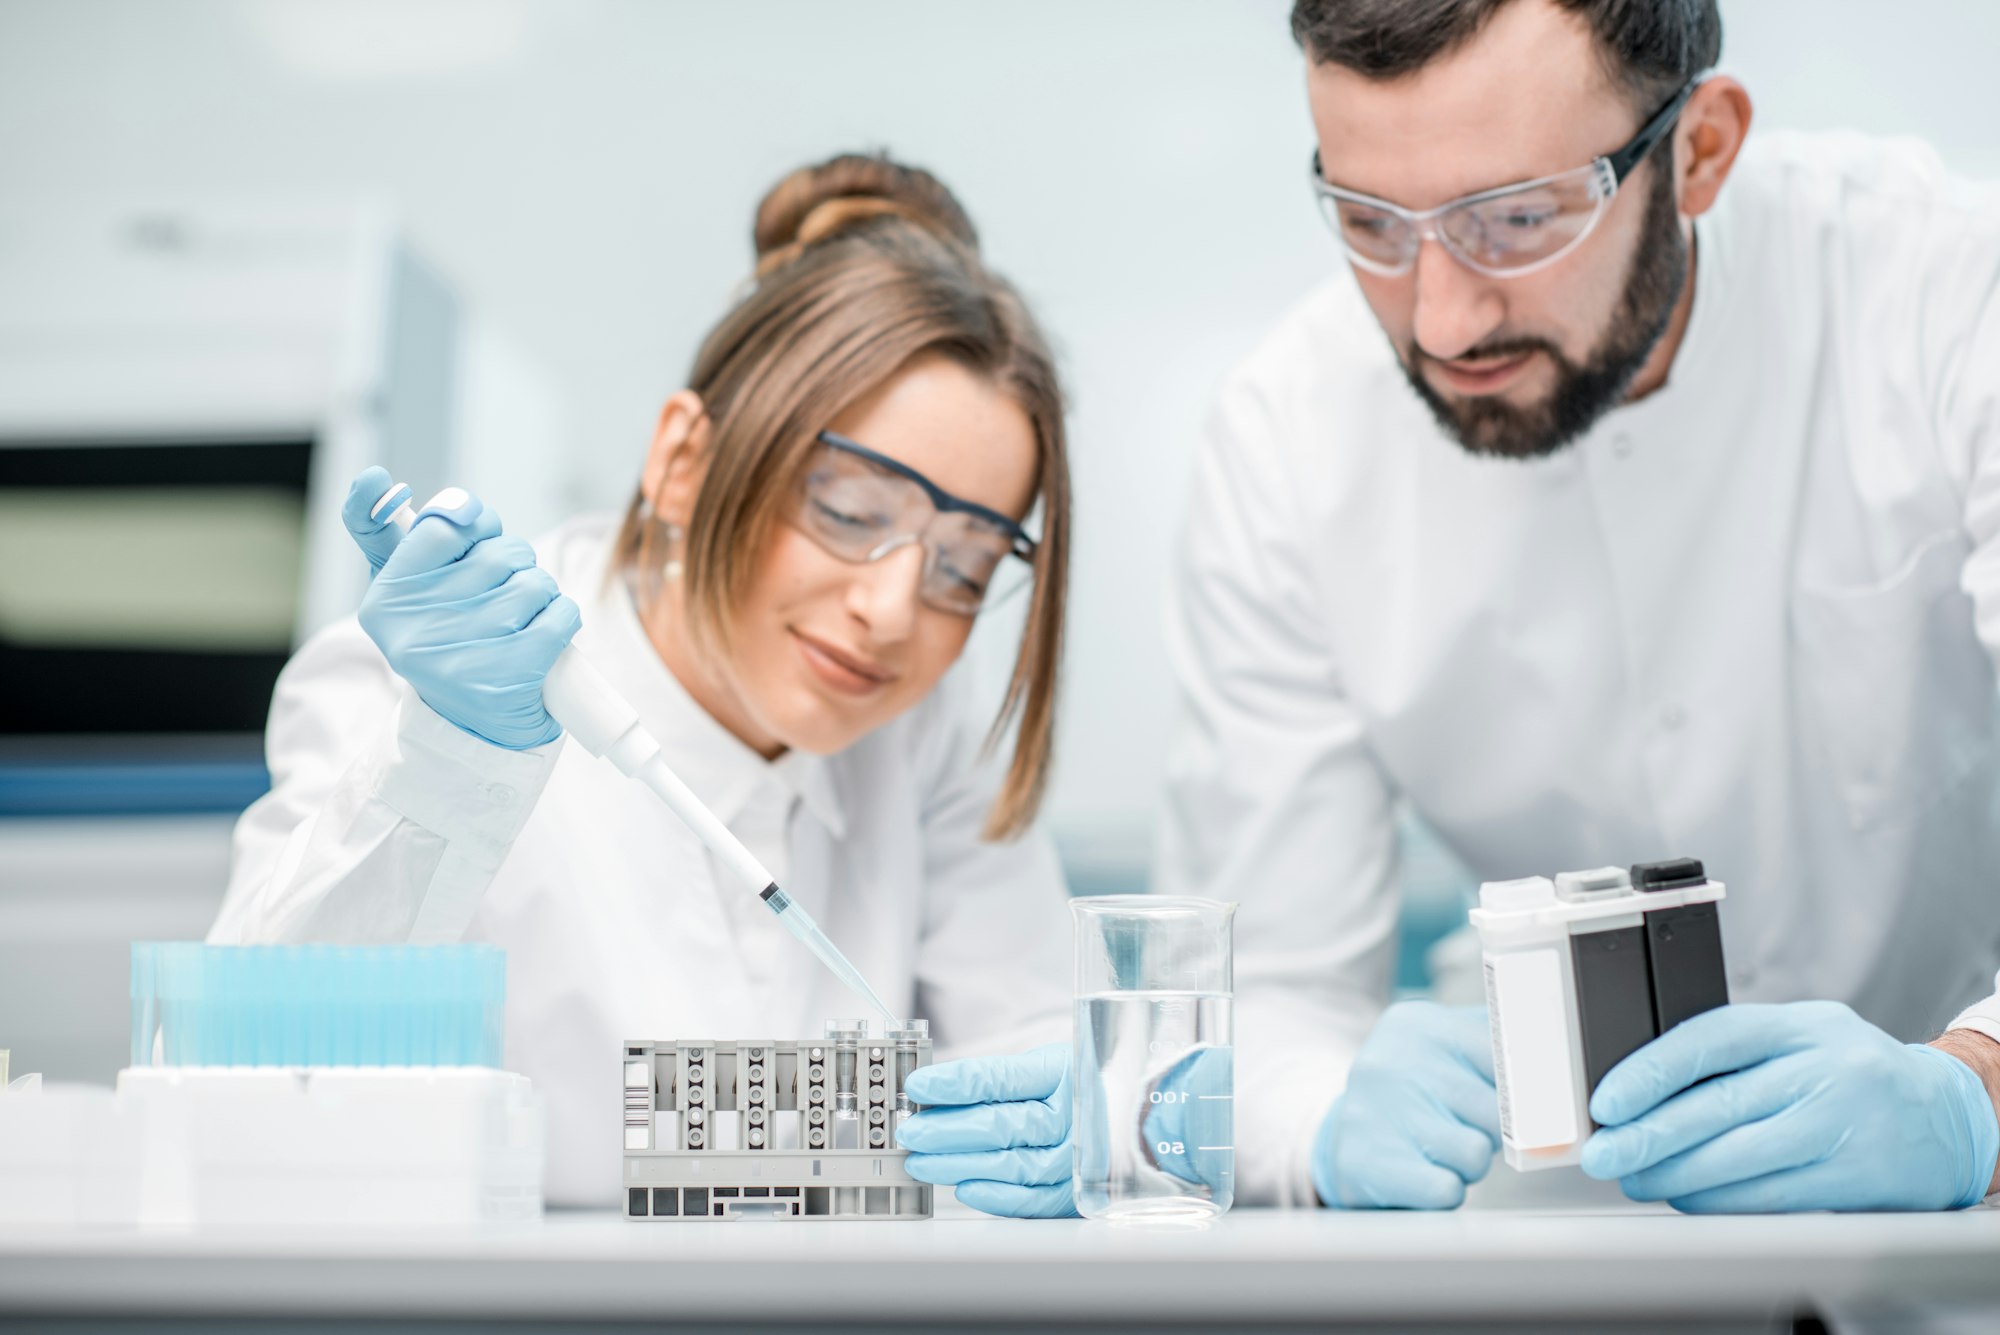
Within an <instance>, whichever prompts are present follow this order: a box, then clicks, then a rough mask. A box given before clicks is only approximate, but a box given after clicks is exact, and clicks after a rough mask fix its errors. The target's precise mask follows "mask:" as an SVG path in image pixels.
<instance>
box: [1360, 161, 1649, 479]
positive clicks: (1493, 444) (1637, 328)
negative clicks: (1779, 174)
mask: <svg viewBox="0 0 2000 1335" xmlns="http://www.w3.org/2000/svg"><path fill="white" fill-rule="evenodd" d="M1651 175H1652V181H1653V188H1652V190H1651V192H1650V193H1649V194H1648V196H1647V199H1646V220H1645V224H1644V226H1643V227H1642V228H1641V231H1640V236H1639V244H1638V247H1637V249H1635V250H1634V251H1633V252H1632V270H1631V273H1630V274H1629V275H1628V276H1627V278H1626V280H1625V292H1624V295H1622V296H1621V297H1620V298H1619V300H1618V309H1617V311H1616V312H1615V313H1614V314H1613V316H1612V318H1611V326H1610V328H1609V329H1608V330H1607V331H1606V332H1605V335H1604V341H1603V343H1602V344H1601V345H1600V346H1599V347H1598V348H1597V350H1596V351H1595V352H1593V353H1591V355H1590V357H1589V359H1588V360H1586V361H1585V362H1584V363H1583V364H1582V365H1578V364H1577V363H1575V362H1573V361H1571V360H1569V358H1567V357H1565V356H1563V354H1562V352H1561V351H1560V350H1558V349H1557V348H1556V346H1555V345H1554V344H1553V343H1550V342H1548V341H1546V340H1544V339H1539V338H1501V339H1496V340H1494V341H1493V342H1490V343H1482V344H1480V345H1479V346H1478V347H1476V348H1473V349H1472V350H1470V351H1469V352H1467V353H1466V354H1465V356H1466V358H1467V359H1468V360H1474V359H1477V360H1485V359H1489V358H1494V357H1512V356H1519V355H1520V354H1522V353H1528V352H1544V353H1547V354H1548V356H1549V359H1550V361H1552V362H1553V363H1554V364H1555V369H1556V383H1555V388H1554V389H1552V390H1550V391H1549V392H1548V394H1547V395H1545V396H1544V397H1543V398H1542V399H1541V400H1540V401H1539V402H1536V403H1532V404H1529V405H1527V406H1526V407H1516V406H1514V405H1513V404H1510V403H1507V402H1506V401H1505V400H1504V399H1502V398H1500V397H1499V396H1498V395H1494V396H1491V397H1485V398H1473V399H1464V400H1459V401H1452V400H1449V399H1446V398H1445V397H1444V396H1443V395H1442V394H1440V393H1438V391H1437V390H1435V389H1433V388H1432V387H1431V384H1430V382H1429V381H1427V380H1425V379H1424V377H1423V374H1422V373H1421V372H1420V371H1418V370H1417V366H1416V363H1417V359H1418V357H1419V356H1420V355H1421V354H1419V353H1418V352H1417V351H1416V349H1415V347H1414V346H1413V347H1411V348H1410V349H1409V351H1408V352H1407V354H1406V355H1405V356H1404V357H1402V358H1401V359H1400V360H1401V362H1402V367H1403V375H1404V376H1405V377H1406V378H1407V379H1408V380H1409V382H1410V387H1411V388H1413V389H1415V390H1416V391H1417V397H1419V398H1421V399H1422V400H1423V401H1424V402H1425V403H1426V404H1428V405H1429V406H1430V410H1431V414H1432V415H1433V416H1434V417H1436V418H1437V421H1438V425H1439V426H1441V427H1443V428H1444V430H1445V431H1446V432H1447V433H1448V434H1449V435H1451V436H1453V437H1455V438H1456V439H1457V441H1458V443H1459V444H1461V445H1463V446H1464V447H1465V448H1466V449H1467V450H1468V451H1470V452H1471V453H1473V454H1488V455H1497V456H1499V457H1501V458H1505V459H1538V458H1541V457H1542V456H1543V455H1548V454H1553V453H1555V452H1556V451H1557V450H1559V449H1561V448H1562V447H1563V446H1565V445H1567V444H1569V443H1570V442H1571V441H1572V440H1575V439H1576V438H1577V437H1578V436H1580V435H1582V434H1583V433H1584V432H1586V431H1588V430H1589V429H1590V428H1591V427H1592V426H1593V425H1594V424H1595V423H1596V422H1597V419H1598V418H1600V417H1602V416H1604V414H1605V413H1607V412H1609V411H1610V410H1611V409H1612V408H1615V407H1616V406H1618V404H1620V403H1621V402H1623V401H1624V399H1625V392H1626V391H1627V390H1628V389H1630V388H1631V386H1632V381H1633V378H1634V377H1636V376H1637V375H1638V374H1639V369H1640V368H1641V367H1642V366H1644V365H1645V364H1646V359H1647V358H1648V357H1650V356H1652V355H1653V349H1654V348H1656V347H1658V346H1659V342H1660V339H1661V338H1663V337H1664V336H1665V335H1666V332H1667V325H1668V324H1669V323H1671V322H1672V320H1673V314H1674V305H1675V303H1677V302H1678V301H1680V299H1681V291H1682V289H1683V288H1684V287H1685V286H1686V284H1687V270H1688V262H1687V261H1688V247H1687V241H1686V239H1685V238H1684V237H1682V235H1681V227H1680V210H1679V207H1678V206H1677V205H1676V203H1675V201H1674V192H1673V181H1672V174H1671V173H1670V172H1669V171H1668V170H1666V168H1665V167H1664V166H1661V165H1658V164H1655V166H1654V170H1653V171H1652V174H1651Z"/></svg>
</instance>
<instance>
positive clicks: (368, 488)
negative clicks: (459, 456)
mask: <svg viewBox="0 0 2000 1335" xmlns="http://www.w3.org/2000/svg"><path fill="white" fill-rule="evenodd" d="M392 486H393V487H395V489H396V494H395V495H394V496H389V495H388V494H387V493H388V491H389V488H390V487H392ZM409 499H410V489H409V487H408V486H406V485H404V484H402V483H398V482H396V481H395V480H394V479H393V478H391V477H390V476H389V470H388V469H386V468H384V467H382V466H381V465H379V464H375V465H371V466H369V467H367V468H364V469H362V470H361V475H360V476H359V477H357V478H355V479H354V481H353V482H351V483H350V484H348V488H347V499H346V500H345V501H343V502H342V503H341V506H340V519H341V522H342V523H344V524H346V525H347V533H348V536H349V537H351V538H353V539H354V541H355V543H356V544H357V545H359V546H360V548H361V554H362V555H363V556H365V557H367V558H368V578H370V579H374V578H375V576H376V575H378V574H380V573H381V570H382V566H383V563H384V562H386V561H387V560H388V559H389V556H390V554H391V553H393V552H394V551H395V550H396V548H397V547H399V546H401V545H402V541H403V531H402V530H401V529H399V528H397V527H396V526H395V525H394V524H392V523H390V522H389V516H390V515H392V514H394V513H395V512H396V510H397V508H398V507H399V506H401V505H402V504H403V502H405V501H407V500H409Z"/></svg>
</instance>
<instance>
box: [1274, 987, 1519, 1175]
mask: <svg viewBox="0 0 2000 1335" xmlns="http://www.w3.org/2000/svg"><path fill="white" fill-rule="evenodd" d="M1499 1146H1500V1094H1499V1091H1497V1090H1496V1089H1495V1088H1494V1087H1493V1039H1492V1034H1491V1032H1490V1031H1489V1029H1488V1028H1487V1024H1486V1008H1485V1007H1483V1006H1439V1005H1437V1004H1436V1003H1434V1002H1429V1001H1405V1002H1401V1003H1399V1004H1397V1005H1394V1006H1391V1007H1390V1008H1389V1009H1388V1010H1386V1011H1384V1012H1382V1018H1381V1019H1380V1020H1378V1021H1377V1022H1376V1024H1375V1028H1374V1029H1373V1031H1371V1032H1370V1033H1369V1035H1368V1040H1367V1042H1365V1043H1363V1044H1362V1045H1361V1052H1360V1054H1359V1055H1358V1056H1356V1058H1355V1059H1354V1069H1353V1070H1352V1071H1351V1072H1349V1074H1348V1077H1347V1089H1346V1091H1345V1092H1344V1093H1342V1094H1341V1096H1340V1097H1339V1098H1337V1099H1335V1100H1334V1103H1333V1108H1332V1110H1331V1111H1330V1112H1328V1113H1327V1115H1326V1119H1325V1120H1324V1121H1323V1122H1321V1123H1320V1128H1319V1139H1318V1140H1317V1142H1316V1143H1315V1144H1314V1146H1313V1159H1312V1179H1313V1187H1314V1188H1315V1189H1316V1190H1317V1191H1318V1192H1319V1198H1320V1200H1321V1201H1323V1202H1324V1203H1326V1204H1327V1205H1332V1206H1338V1207H1344V1208H1350V1209H1353V1208H1369V1209H1375V1208H1384V1207H1387V1208H1398V1209H1410V1210H1449V1209H1451V1208H1453V1207H1454V1206H1457V1205H1459V1204H1461V1203H1463V1202H1464V1200H1465V1186H1466V1183H1468V1182H1477V1181H1478V1180H1479V1179H1480V1178H1482V1177H1485V1176H1486V1170H1487V1169H1488V1168H1490V1167H1492V1165H1493V1154H1494V1151H1495V1150H1497V1149H1498V1148H1499Z"/></svg>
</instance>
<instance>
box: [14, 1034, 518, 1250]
mask: <svg viewBox="0 0 2000 1335" xmlns="http://www.w3.org/2000/svg"><path fill="white" fill-rule="evenodd" d="M542 1158H543V1112H542V1107H541V1103H540V1100H539V1099H538V1098H537V1097H536V1095H535V1092H534V1089H533V1087H532V1086H531V1085H530V1083H529V1082H528V1080H527V1078H526V1077H525V1076H520V1075H515V1074H513V1073H511V1072H507V1071H498V1070H493V1069H490V1068H483V1067H393V1068H391V1067H290V1068H287V1067H135V1068H131V1069H128V1070H125V1071H123V1072H120V1074H119V1077H118V1089H117V1092H116V1093H115V1094H114V1093H113V1092H111V1091H109V1090H101V1089H100V1090H54V1091H50V1092H48V1093H45V1094H42V1095H39V1096H36V1095H26V1096H19V1097H13V1098H8V1099H5V1100H0V1222H8V1223H30V1224H42V1223H47V1224H65V1223H92V1224H121V1223H123V1224H146V1225H173V1224H181V1225H202V1226H211V1225H213V1226H245V1225H248V1226H257V1227H267V1226H284V1225H293V1224H297V1225H308V1226H311V1225H318V1226H325V1225H355V1226H381V1227H402V1226H428V1225H457V1224H473V1223H480V1222H487V1221H498V1220H518V1219H534V1218H537V1217H539V1215H540V1214H541V1209H542V1192H541V1184H542Z"/></svg>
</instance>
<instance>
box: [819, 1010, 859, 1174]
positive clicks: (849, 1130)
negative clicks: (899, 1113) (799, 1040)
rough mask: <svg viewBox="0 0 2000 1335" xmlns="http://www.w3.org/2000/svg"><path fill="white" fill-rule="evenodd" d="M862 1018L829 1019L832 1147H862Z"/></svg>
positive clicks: (827, 1027)
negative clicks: (831, 1080)
mask: <svg viewBox="0 0 2000 1335" xmlns="http://www.w3.org/2000/svg"><path fill="white" fill-rule="evenodd" d="M867 1034H868V1030H867V1022H866V1021H863V1020H828V1021H827V1022H826V1037H827V1041H828V1042H830V1043H832V1044H833V1137H832V1139H833V1148H834V1149H836V1150H858V1149H860V1148H861V1086H860V1074H859V1067H860V1064H861V1041H862V1040H863V1039H864V1038H866V1037H867Z"/></svg>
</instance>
